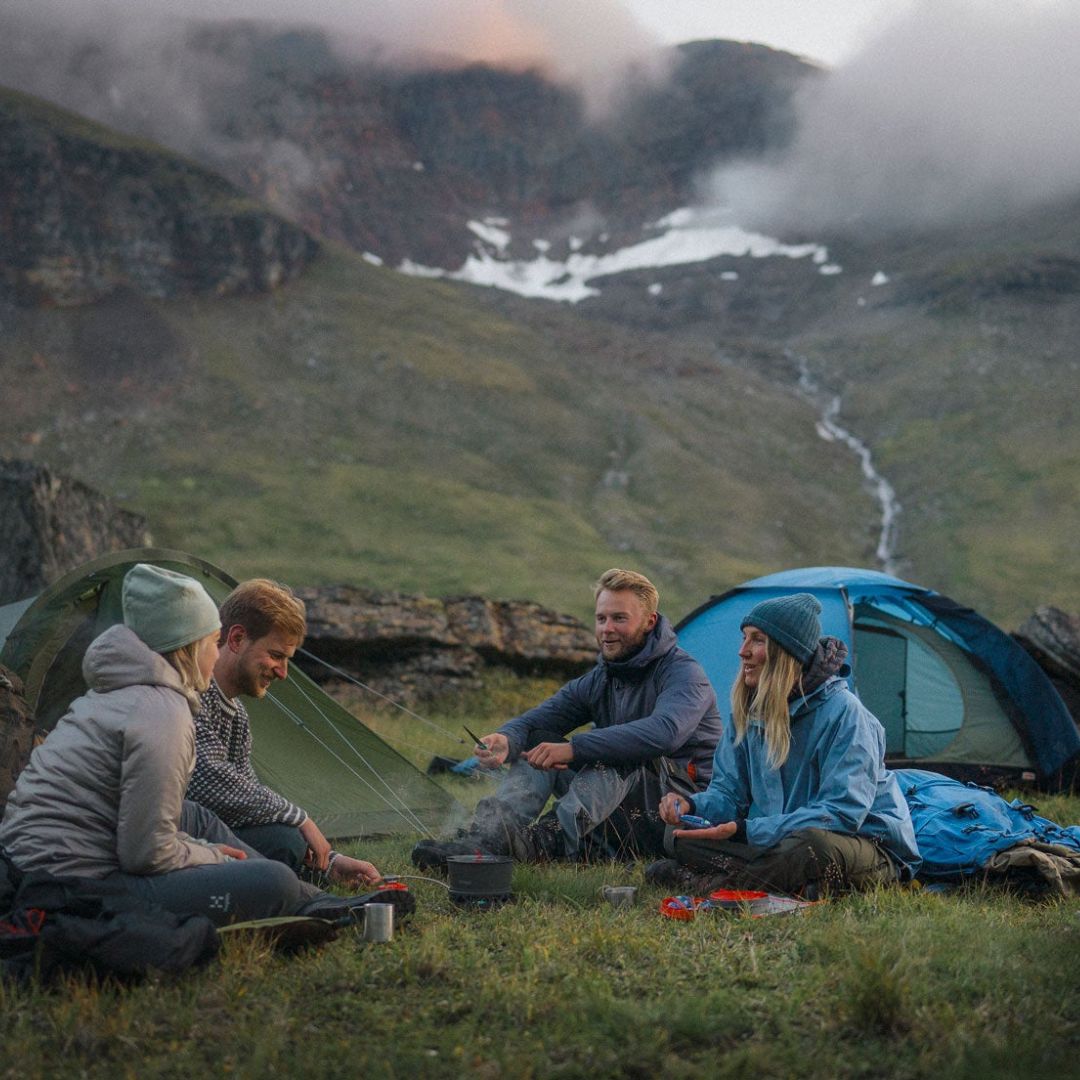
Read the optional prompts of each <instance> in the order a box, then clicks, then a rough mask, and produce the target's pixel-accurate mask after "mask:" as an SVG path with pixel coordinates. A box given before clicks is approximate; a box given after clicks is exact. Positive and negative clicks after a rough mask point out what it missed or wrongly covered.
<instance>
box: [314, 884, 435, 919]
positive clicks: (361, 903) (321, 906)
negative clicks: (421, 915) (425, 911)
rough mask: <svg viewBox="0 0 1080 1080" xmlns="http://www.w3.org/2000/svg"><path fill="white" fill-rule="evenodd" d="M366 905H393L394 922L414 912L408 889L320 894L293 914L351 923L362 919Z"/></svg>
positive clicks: (414, 908)
mask: <svg viewBox="0 0 1080 1080" xmlns="http://www.w3.org/2000/svg"><path fill="white" fill-rule="evenodd" d="M368 904H393V906H394V919H395V920H399V919H403V918H405V917H406V916H407V915H411V914H412V913H413V912H414V911H415V910H416V899H415V898H414V897H413V895H412V893H410V892H409V891H408V889H376V890H375V891H374V892H369V893H364V894H363V895H362V896H336V895H334V894H333V893H321V894H320V895H319V896H316V897H314V898H313V899H311V900H309V901H308V902H307V903H306V904H304V905H303V906H302V907H300V908H298V909H297V911H296V912H295V914H297V915H307V916H308V917H309V918H314V919H327V920H328V921H330V922H353V921H359V920H362V919H363V917H364V916H363V909H364V908H365V907H367V905H368Z"/></svg>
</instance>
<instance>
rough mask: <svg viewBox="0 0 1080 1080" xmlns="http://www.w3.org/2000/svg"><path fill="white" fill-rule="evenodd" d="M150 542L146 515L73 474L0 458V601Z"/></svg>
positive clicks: (29, 592)
mask: <svg viewBox="0 0 1080 1080" xmlns="http://www.w3.org/2000/svg"><path fill="white" fill-rule="evenodd" d="M150 543H151V539H150V534H149V532H148V531H147V526H146V521H145V520H144V519H143V518H141V517H139V515H138V514H133V513H131V512H130V511H128V510H121V509H120V508H119V507H117V506H115V505H114V504H113V503H111V502H110V501H109V500H108V499H107V498H106V497H105V496H104V495H101V494H100V493H99V492H96V491H94V489H93V488H90V487H87V486H86V485H85V484H82V483H80V482H79V481H78V480H72V479H71V478H69V477H63V476H57V475H56V474H55V473H53V472H52V471H51V470H50V469H48V468H46V467H44V466H42V465H36V464H34V463H32V462H28V461H0V603H10V602H11V601H13V600H21V599H23V598H24V597H27V596H33V595H34V593H36V592H40V591H41V589H42V588H44V587H45V586H46V585H48V584H50V583H51V582H53V581H55V580H56V579H57V578H58V577H60V576H61V575H63V574H66V573H67V572H68V571H69V570H73V569H74V568H75V567H76V566H79V565H81V564H82V563H85V562H87V561H88V560H90V559H94V558H97V557H98V556H99V555H104V554H106V553H107V552H110V551H122V550H123V549H124V548H130V547H142V546H145V545H148V544H150Z"/></svg>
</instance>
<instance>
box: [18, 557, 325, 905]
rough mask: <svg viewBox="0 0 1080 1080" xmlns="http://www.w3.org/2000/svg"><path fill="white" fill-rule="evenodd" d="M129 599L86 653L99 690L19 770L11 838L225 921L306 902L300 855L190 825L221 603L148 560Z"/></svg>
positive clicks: (56, 867)
mask: <svg viewBox="0 0 1080 1080" xmlns="http://www.w3.org/2000/svg"><path fill="white" fill-rule="evenodd" d="M123 610H124V625H116V626H112V627H110V628H109V629H108V630H106V631H105V632H104V633H102V634H101V635H99V636H98V637H97V638H96V639H95V640H94V641H93V642H92V643H91V645H90V647H89V648H88V649H87V651H86V655H85V657H84V658H83V676H84V678H85V679H86V682H87V685H88V687H89V690H88V692H87V693H86V694H84V695H83V696H82V697H80V698H77V699H76V700H75V701H73V702H72V704H71V706H70V708H69V709H68V711H67V713H66V714H65V715H64V716H63V717H62V718H61V719H60V721H59V722H58V723H57V725H56V727H55V728H54V729H53V731H52V732H50V734H49V736H48V738H46V740H45V741H44V742H43V743H42V744H41V745H40V746H38V747H37V748H36V749H35V750H34V752H33V754H32V755H31V757H30V762H29V764H28V765H27V766H26V768H25V769H24V770H23V773H22V775H21V776H20V777H19V780H18V782H17V784H16V786H15V790H14V791H13V792H12V794H11V796H10V797H9V799H8V803H7V809H6V811H5V813H4V819H3V823H2V825H0V846H2V847H3V849H4V851H5V853H6V854H7V856H8V858H9V859H10V860H11V861H12V863H13V864H14V865H15V867H16V868H17V869H18V870H20V871H23V872H29V871H35V870H43V871H47V872H48V873H50V874H56V875H71V876H74V877H87V878H99V879H113V880H117V881H120V882H122V883H123V884H124V885H125V886H126V887H127V888H128V889H130V890H131V891H133V892H135V893H136V894H138V895H140V896H142V897H143V898H144V899H146V900H147V901H150V902H153V903H157V904H160V905H161V906H162V907H165V908H167V909H169V910H171V911H174V912H176V913H178V914H199V915H206V916H208V917H209V918H210V919H212V920H213V921H214V922H215V923H217V924H223V923H225V922H229V921H232V920H235V919H243V918H257V917H265V916H270V915H279V914H284V913H288V912H292V911H294V910H296V908H298V907H299V906H300V904H301V903H302V902H303V900H305V899H308V898H309V894H308V887H305V886H303V885H302V883H301V882H300V881H299V879H298V878H297V877H296V875H295V874H294V873H293V872H292V871H291V870H290V869H289V868H288V867H287V866H284V865H283V864H281V863H277V862H272V861H270V860H268V859H261V858H251V859H249V858H248V851H247V850H245V849H241V848H239V847H236V846H234V844H235V843H236V841H235V839H234V838H233V837H232V836H231V834H229V833H228V831H227V830H225V829H224V826H221V828H220V830H219V835H217V836H212V837H210V838H203V839H196V838H193V837H191V836H188V835H187V834H186V833H183V832H181V831H180V828H179V822H180V813H181V807H182V806H183V799H184V791H185V789H186V787H187V782H188V778H189V777H190V775H191V771H192V768H193V767H194V763H195V729H194V725H193V723H192V716H193V715H194V713H195V712H196V711H197V709H198V707H199V692H200V691H201V690H203V689H205V687H206V686H207V684H208V682H209V678H210V673H211V672H212V671H213V667H214V663H215V661H216V660H217V654H218V634H219V631H220V625H221V624H220V620H219V618H218V611H217V606H216V605H215V604H214V602H213V600H211V599H210V597H209V596H208V595H207V593H206V591H205V590H204V589H203V587H202V586H201V585H200V584H199V583H198V582H196V581H194V580H193V579H192V578H189V577H185V576H183V575H181V574H176V573H173V572H172V571H170V570H166V569H163V568H160V567H156V566H150V565H147V564H142V563H140V564H138V565H137V566H135V567H133V568H132V569H131V570H130V571H129V572H128V574H127V576H126V577H125V578H124V585H123ZM211 824H212V823H211ZM208 831H210V832H213V831H214V829H213V828H212V827H211V828H210V829H209V830H208ZM213 840H219V841H220V840H224V841H225V842H217V843H215V842H212V841H213ZM229 841H233V843H230V842H229ZM252 854H254V853H252Z"/></svg>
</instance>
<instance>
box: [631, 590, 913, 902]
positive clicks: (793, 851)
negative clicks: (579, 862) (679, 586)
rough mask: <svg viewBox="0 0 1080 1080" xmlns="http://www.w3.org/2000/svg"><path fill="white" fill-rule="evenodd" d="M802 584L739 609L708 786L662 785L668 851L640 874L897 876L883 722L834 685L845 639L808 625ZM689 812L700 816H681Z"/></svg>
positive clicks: (905, 846)
mask: <svg viewBox="0 0 1080 1080" xmlns="http://www.w3.org/2000/svg"><path fill="white" fill-rule="evenodd" d="M820 615H821V605H820V604H819V603H818V601H817V600H816V598H815V597H813V596H811V595H810V594H809V593H798V594H796V595H794V596H782V597H777V598H775V599H772V600H765V601H763V602H762V603H760V604H758V605H757V606H756V607H754V608H753V609H752V610H751V611H750V612H749V613H748V614H747V616H746V617H745V618H744V619H743V620H742V623H741V626H742V631H743V640H742V646H741V648H740V649H739V659H740V661H741V664H740V667H739V673H738V676H737V677H736V679H735V683H734V685H733V687H732V691H731V704H732V723H731V724H729V725H727V726H726V727H725V731H724V734H723V735H722V736H721V738H720V742H719V744H718V745H717V748H716V757H715V759H714V762H713V775H712V780H711V782H710V784H709V786H708V788H707V789H706V790H705V791H703V792H701V793H700V794H698V795H695V796H694V797H693V799H692V800H691V799H687V798H686V797H685V796H682V795H677V794H674V793H669V794H667V795H665V796H664V798H663V800H662V801H661V803H660V816H661V817H662V818H663V820H664V821H665V823H667V824H668V825H670V826H672V827H673V829H672V830H671V839H672V842H673V845H674V854H675V858H674V859H663V860H661V861H660V862H657V863H653V864H652V865H651V866H650V867H649V868H648V869H647V871H646V876H647V878H648V879H649V880H650V881H654V882H656V883H662V884H671V885H676V886H680V887H683V888H684V889H689V890H691V891H694V892H698V893H700V892H702V891H710V890H711V889H716V888H741V889H764V890H766V891H770V892H774V893H784V894H789V895H801V896H803V897H804V898H807V899H816V898H817V897H819V896H821V895H823V894H825V893H827V892H843V891H847V890H849V889H858V888H866V887H868V886H872V885H876V884H885V883H888V882H893V881H898V880H906V879H908V878H910V877H911V875H912V874H913V873H914V871H915V869H916V868H917V867H918V863H919V854H918V848H917V847H916V844H915V834H914V831H913V829H912V825H911V818H910V815H909V813H908V808H907V803H906V802H905V801H904V798H903V795H902V794H901V792H900V787H899V785H898V784H897V782H896V779H895V778H894V777H893V775H892V773H890V772H889V771H888V770H887V769H886V768H885V764H884V758H885V732H884V729H883V728H882V726H881V724H880V723H879V722H878V720H877V718H876V717H875V716H874V715H873V714H872V713H871V712H869V710H867V709H866V707H865V706H864V705H863V704H862V702H860V701H859V699H858V698H857V697H856V696H855V695H854V694H853V693H851V691H850V690H848V688H847V683H846V681H845V679H844V676H846V675H847V674H848V672H849V669H848V667H847V665H846V664H845V663H844V660H845V658H846V656H847V647H846V646H845V645H844V643H843V642H842V641H840V640H839V639H837V638H822V637H821V619H820ZM687 816H690V817H692V818H696V819H704V820H705V821H707V822H708V823H709V824H708V825H707V826H704V827H696V828H694V827H688V826H689V825H691V824H692V825H701V822H700V820H699V821H694V822H691V823H688V822H687V821H685V820H684V819H685V818H686V817H687Z"/></svg>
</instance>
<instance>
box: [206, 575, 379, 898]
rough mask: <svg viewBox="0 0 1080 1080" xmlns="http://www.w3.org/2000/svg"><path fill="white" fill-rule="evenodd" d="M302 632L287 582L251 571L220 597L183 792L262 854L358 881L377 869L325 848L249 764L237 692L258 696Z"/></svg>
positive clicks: (300, 610)
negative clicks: (215, 648) (216, 637)
mask: <svg viewBox="0 0 1080 1080" xmlns="http://www.w3.org/2000/svg"><path fill="white" fill-rule="evenodd" d="M306 633H307V614H306V611H305V609H304V604H303V601H302V600H300V599H299V597H297V596H295V595H294V594H293V592H292V590H291V589H289V588H288V587H287V586H284V585H279V584H278V583H277V582H274V581H269V580H267V579H265V578H254V579H253V580H251V581H245V582H243V583H241V584H240V585H238V586H237V587H236V588H235V589H234V590H233V591H232V592H231V593H230V594H229V595H228V596H227V597H226V598H225V602H224V603H223V604H222V605H221V641H220V654H219V657H218V661H217V663H216V664H215V666H214V675H213V679H212V680H211V682H210V686H209V687H208V688H207V689H206V691H205V692H204V693H203V695H202V708H201V709H200V710H199V713H198V714H197V715H196V717H195V771H194V772H193V773H192V776H191V781H190V783H189V784H188V790H187V797H188V799H189V800H191V801H192V802H195V803H198V804H199V805H200V806H203V807H205V808H206V809H208V810H211V811H213V812H214V813H215V814H216V815H217V816H218V817H219V818H221V820H222V821H223V822H224V823H225V824H226V825H227V826H229V828H230V829H231V830H232V831H233V832H234V833H235V834H236V836H237V837H239V838H240V839H241V840H243V841H244V843H246V844H248V845H249V846H251V847H253V848H254V849H255V850H256V851H258V852H259V853H260V854H262V855H264V856H265V857H266V858H268V859H276V860H277V861H278V862H283V863H285V864H287V865H288V866H291V867H292V868H293V870H295V871H297V872H298V873H301V872H303V871H308V872H311V873H321V874H325V875H327V876H329V878H330V880H331V881H333V882H338V883H341V884H345V885H351V886H354V887H357V888H359V887H361V886H364V885H371V884H374V883H375V882H376V881H378V880H379V878H380V874H379V871H378V870H377V869H376V868H375V867H374V866H372V864H371V863H369V862H365V861H364V860H363V859H353V858H350V857H349V856H348V855H342V854H340V853H338V852H336V851H334V850H332V849H331V847H330V843H329V841H328V840H327V839H326V837H325V836H323V834H322V830H321V829H320V828H319V827H318V825H316V824H315V822H314V821H313V820H312V819H311V818H310V817H309V816H308V815H307V813H305V811H304V810H302V809H301V808H300V807H299V806H296V805H294V804H293V803H291V802H289V800H288V799H286V798H285V797H284V796H283V795H279V794H278V793H277V792H276V791H274V790H273V789H272V788H269V787H267V786H266V785H265V784H264V783H262V781H261V780H259V778H258V776H257V775H256V773H255V770H254V768H253V767H252V764H251V743H252V736H251V724H250V721H249V719H248V714H247V710H246V709H245V708H244V703H243V701H242V700H241V699H242V698H243V697H253V698H261V697H263V696H265V694H266V692H267V690H268V689H269V688H270V686H271V685H272V684H273V682H274V681H275V680H276V679H284V678H285V677H286V676H287V675H288V673H289V661H290V660H291V659H292V657H293V655H294V654H295V652H296V650H297V649H298V648H299V647H300V645H301V644H302V643H303V640H304V636H305V634H306Z"/></svg>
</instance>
